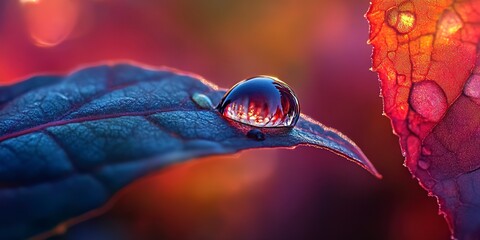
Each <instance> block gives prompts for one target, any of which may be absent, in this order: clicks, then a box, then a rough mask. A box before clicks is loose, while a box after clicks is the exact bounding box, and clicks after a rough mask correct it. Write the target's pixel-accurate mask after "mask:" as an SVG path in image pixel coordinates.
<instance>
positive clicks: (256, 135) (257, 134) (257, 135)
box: [247, 129, 265, 141]
mask: <svg viewBox="0 0 480 240" xmlns="http://www.w3.org/2000/svg"><path fill="white" fill-rule="evenodd" d="M247 137H248V138H251V139H255V140H257V141H263V140H265V134H264V133H263V132H262V131H260V130H258V129H252V130H250V131H248V132H247Z"/></svg>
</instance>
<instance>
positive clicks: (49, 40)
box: [20, 0, 80, 47]
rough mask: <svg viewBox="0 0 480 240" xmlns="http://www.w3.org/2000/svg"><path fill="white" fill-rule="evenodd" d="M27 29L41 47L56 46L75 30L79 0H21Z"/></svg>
mask: <svg viewBox="0 0 480 240" xmlns="http://www.w3.org/2000/svg"><path fill="white" fill-rule="evenodd" d="M20 3H21V7H22V12H23V14H24V17H25V22H26V24H27V30H28V32H29V34H30V37H31V39H32V41H33V43H34V44H35V45H37V46H39V47H54V46H56V45H58V44H60V43H62V42H63V41H65V40H66V39H67V38H68V37H69V35H70V34H71V33H72V32H73V30H74V28H75V25H76V24H77V21H78V18H79V12H80V2H79V1H78V0H68V1H66V0H20Z"/></svg>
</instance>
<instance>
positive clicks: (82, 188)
mask: <svg viewBox="0 0 480 240" xmlns="http://www.w3.org/2000/svg"><path fill="white" fill-rule="evenodd" d="M224 93H225V91H224V90H221V89H220V90H219V89H218V88H217V87H216V86H214V85H212V84H210V83H207V82H206V81H205V80H201V79H199V78H197V77H194V76H191V75H188V74H182V73H178V72H175V71H170V70H166V69H163V70H148V69H143V68H139V67H136V66H132V65H126V64H121V65H114V66H98V67H92V68H87V69H84V70H80V71H77V72H75V73H73V74H71V75H69V76H67V77H64V78H61V77H53V76H43V77H35V78H32V79H29V80H27V81H25V82H23V83H20V84H17V85H13V86H9V87H3V88H0V212H1V214H0V238H1V239H9V238H25V237H28V236H31V235H33V234H38V233H40V232H43V231H46V230H49V229H51V228H52V227H54V226H56V225H57V224H59V223H61V222H62V221H64V220H67V219H69V218H72V217H75V216H78V215H81V214H84V213H86V212H88V211H90V210H92V209H96V208H98V207H100V206H102V205H104V204H105V203H106V202H107V201H108V200H109V199H110V198H111V197H112V195H114V194H115V193H116V192H117V191H118V190H119V189H121V188H122V187H124V186H125V185H127V184H128V183H130V182H132V181H133V180H135V179H137V178H139V177H141V176H143V175H145V174H147V173H149V172H151V171H153V170H157V169H160V168H162V167H164V166H166V165H168V164H170V163H173V162H178V161H182V160H186V159H190V158H195V157H201V156H205V155H212V154H227V153H234V152H237V151H240V150H244V149H249V148H260V147H292V146H296V145H299V144H306V145H312V146H317V147H321V148H327V149H329V150H331V151H334V152H336V153H338V154H340V155H342V156H344V157H346V158H348V159H350V160H353V161H354V162H356V163H358V164H360V165H361V166H362V167H364V168H365V169H367V170H368V171H370V172H371V173H372V174H374V175H376V176H379V174H378V173H377V172H376V170H375V168H374V167H373V166H372V164H371V163H370V162H369V161H368V159H367V158H366V157H365V156H364V154H363V153H362V152H361V150H360V149H359V148H358V147H357V146H356V145H355V144H354V143H353V142H351V141H350V140H349V139H348V138H346V137H345V136H343V135H342V134H340V133H338V132H337V131H335V130H333V129H330V128H327V127H325V126H323V125H321V124H320V123H318V122H315V121H313V120H311V119H309V118H308V117H306V116H302V117H301V118H300V120H299V122H298V124H297V126H296V127H294V128H291V129H263V130H262V131H263V132H264V133H265V138H266V139H265V140H263V141H258V140H256V139H255V138H251V137H247V133H248V131H249V130H251V127H247V126H245V125H242V124H239V123H236V122H232V121H230V120H227V119H225V118H223V117H222V116H221V115H220V114H219V113H218V112H217V111H216V110H214V109H211V108H202V107H200V106H199V105H197V104H196V103H195V102H194V101H193V100H192V96H194V95H195V96H198V94H204V95H206V96H208V97H209V98H210V99H211V100H212V102H213V103H214V104H216V103H218V102H219V101H220V99H221V97H222V96H223V94H224ZM201 105H202V104H201Z"/></svg>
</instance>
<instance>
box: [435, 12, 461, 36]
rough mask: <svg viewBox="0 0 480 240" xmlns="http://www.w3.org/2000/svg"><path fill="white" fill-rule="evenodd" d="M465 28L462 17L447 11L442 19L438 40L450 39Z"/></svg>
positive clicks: (439, 25)
mask: <svg viewBox="0 0 480 240" xmlns="http://www.w3.org/2000/svg"><path fill="white" fill-rule="evenodd" d="M462 27H463V22H462V19H461V18H460V16H458V14H457V13H456V12H455V11H452V10H450V9H447V10H445V12H443V14H442V16H441V17H440V20H439V24H438V30H437V38H448V37H450V36H452V35H454V34H455V33H457V32H458V30H460V29H461V28H462Z"/></svg>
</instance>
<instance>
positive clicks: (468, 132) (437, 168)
mask: <svg viewBox="0 0 480 240" xmlns="http://www.w3.org/2000/svg"><path fill="white" fill-rule="evenodd" d="M367 18H368V20H369V22H370V27H371V29H370V39H369V42H370V43H371V44H372V45H373V55H372V59H373V70H374V71H376V72H378V75H379V78H380V84H381V93H382V96H383V100H384V112H385V114H386V115H387V116H388V117H389V118H390V119H391V122H392V126H393V128H394V132H395V133H396V134H397V135H398V136H399V137H400V145H401V147H402V152H403V155H404V156H405V157H406V162H405V163H406V166H407V167H408V169H409V170H410V172H411V173H412V174H413V175H414V176H415V177H416V178H417V179H418V180H419V182H420V184H421V185H422V186H423V187H424V188H425V189H426V190H428V191H429V193H431V194H433V195H435V196H436V197H437V199H438V202H439V205H440V210H441V213H442V214H444V215H445V218H446V220H447V222H448V223H449V225H450V227H451V230H452V233H453V234H454V236H455V237H458V238H462V239H463V238H472V237H475V236H476V237H478V236H480V170H479V169H480V68H479V67H478V66H479V63H480V60H479V58H477V55H478V43H479V37H480V1H479V0H466V1H424V0H416V1H404V2H399V1H395V0H386V1H382V0H373V2H372V5H371V7H370V9H369V11H368V13H367Z"/></svg>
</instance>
